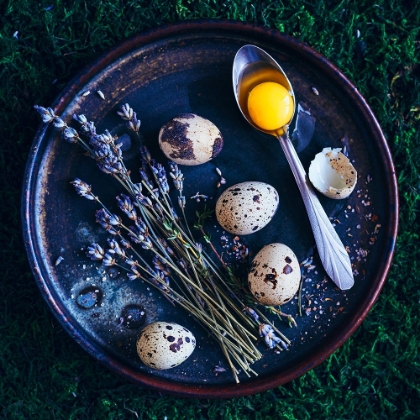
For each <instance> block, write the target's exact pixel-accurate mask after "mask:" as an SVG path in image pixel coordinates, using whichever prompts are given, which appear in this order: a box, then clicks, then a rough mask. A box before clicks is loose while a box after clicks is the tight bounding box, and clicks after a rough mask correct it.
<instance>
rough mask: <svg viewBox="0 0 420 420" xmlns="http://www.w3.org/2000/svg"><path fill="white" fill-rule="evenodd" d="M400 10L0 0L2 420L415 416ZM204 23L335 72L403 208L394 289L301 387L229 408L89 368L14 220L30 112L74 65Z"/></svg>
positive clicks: (409, 24)
mask: <svg viewBox="0 0 420 420" xmlns="http://www.w3.org/2000/svg"><path fill="white" fill-rule="evenodd" d="M403 4H407V2H405V1H403V0H394V1H392V0H391V1H385V0H379V1H377V2H371V1H368V0H350V1H344V0H343V1H341V2H340V1H327V0H318V1H297V0H288V1H274V0H267V1H259V2H257V1H250V0H233V1H228V0H224V1H221V0H196V1H194V0H177V1H173V2H169V4H168V1H167V0H153V1H137V2H136V1H131V0H124V1H123V0H112V1H111V0H102V1H98V0H92V1H82V0H73V1H71V2H64V1H55V2H54V1H50V2H46V1H38V2H32V1H29V0H22V1H19V2H17V1H15V2H12V1H6V0H0V23H1V26H0V104H1V106H0V109H1V110H2V111H1V113H0V171H1V172H0V179H1V180H2V182H1V183H0V191H1V198H2V204H1V206H0V209H1V210H0V211H1V219H0V220H1V225H0V240H1V244H2V247H1V250H0V258H1V263H0V264H1V265H0V266H1V269H2V270H1V273H2V275H1V280H0V296H1V299H2V301H3V304H2V305H1V307H0V418H4V419H13V420H20V419H136V418H139V419H161V420H163V419H164V418H165V417H166V418H167V419H168V420H169V419H229V420H230V419H244V418H255V419H271V418H280V419H287V420H292V419H299V420H300V419H396V418H397V419H414V418H418V417H419V416H420V392H419V391H420V390H419V388H420V385H419V384H420V380H419V379H418V378H419V377H420V369H419V366H420V361H419V351H418V340H419V339H420V334H419V323H420V322H419V321H420V316H419V311H418V305H419V303H420V292H419V285H418V278H419V274H418V273H419V272H420V267H419V262H418V260H419V252H418V247H419V245H418V244H419V235H420V226H419V225H420V223H419V210H420V163H419V162H420V139H419V132H420V3H419V2H413V6H411V7H408V6H403ZM50 5H53V6H54V7H53V8H51V9H50V7H49V6H50ZM47 9H49V10H47ZM198 18H200V19H202V18H211V19H217V18H225V19H238V20H243V21H247V22H252V23H258V24H262V25H266V26H268V27H270V28H273V29H277V30H279V31H281V32H284V33H286V34H289V35H293V36H295V37H296V38H298V39H300V40H302V41H304V42H306V43H307V44H309V45H310V46H311V47H313V48H315V49H316V50H318V51H319V52H321V53H322V54H324V55H325V56H326V57H327V58H328V59H329V60H331V61H332V62H333V63H334V64H336V65H337V66H338V67H339V68H340V69H341V70H342V71H343V72H344V74H345V75H346V76H347V77H348V78H349V79H350V80H352V81H353V82H354V83H355V85H356V86H357V87H358V89H359V90H360V92H361V93H362V94H363V95H364V96H365V98H366V99H367V101H368V103H369V104H370V106H371V107H372V109H373V111H374V113H375V115H376V116H377V118H378V120H379V123H380V125H381V127H382V129H383V131H384V133H385V136H386V138H387V140H388V143H389V146H390V148H391V151H392V155H393V158H394V160H395V164H396V168H397V176H398V180H399V192H400V199H401V216H400V234H399V239H398V242H397V249H396V256H395V259H394V262H393V266H392V269H391V272H390V275H389V279H388V281H387V283H386V285H385V287H384V289H383V292H382V294H381V296H380V298H379V300H378V302H377V303H376V305H375V306H374V308H373V310H372V311H371V313H370V314H369V316H368V317H367V318H366V320H365V321H364V323H363V324H362V326H361V327H360V328H359V329H358V331H357V332H356V333H355V334H354V335H353V336H352V337H351V338H350V339H349V340H348V341H347V342H346V343H345V344H344V346H343V347H342V348H340V349H339V350H338V351H337V352H336V353H335V354H333V355H332V356H331V357H329V358H328V359H327V360H326V361H325V362H324V363H323V364H321V365H320V366H318V367H317V368H315V369H314V370H312V371H310V372H308V373H306V374H304V375H303V376H302V377H300V378H299V379H296V380H295V381H293V382H291V383H289V384H286V385H285V386H283V387H280V388H277V389H273V390H271V391H268V392H264V393H261V394H258V395H254V396H250V397H247V398H237V399H232V400H221V401H219V400H216V401H213V400H183V399H178V398H175V397H170V396H163V395H160V394H159V393H158V392H154V391H150V390H146V389H142V388H140V387H138V386H136V385H132V384H129V383H127V382H126V381H124V380H122V379H121V378H119V377H116V376H115V375H113V374H112V373H110V372H108V371H107V370H105V369H104V368H102V367H101V366H100V365H99V364H98V363H97V362H96V361H94V360H93V359H91V358H90V357H89V356H88V355H87V354H86V353H85V352H84V351H83V350H82V349H81V348H80V347H79V346H78V345H77V344H76V343H75V342H73V341H72V339H70V338H69V336H68V335H67V334H66V333H65V332H64V331H63V329H62V327H61V326H60V325H59V324H58V322H57V321H56V320H55V318H54V317H53V315H52V314H51V313H50V312H49V310H48V309H47V307H46V305H45V303H44V302H43V300H42V298H41V296H40V293H39V291H38V289H37V287H36V285H35V282H34V281H33V278H32V274H31V271H30V267H29V266H28V263H27V261H26V255H25V251H24V247H23V243H22V238H21V225H20V214H19V212H20V194H21V185H22V181H23V171H24V166H25V162H26V158H27V155H28V152H29V149H30V145H31V142H32V139H33V137H34V134H35V131H36V129H37V127H38V125H39V120H38V116H37V115H36V113H35V112H34V110H33V108H32V106H33V105H34V104H40V105H45V106H48V105H49V104H50V103H51V102H52V101H53V99H54V98H55V97H56V96H57V95H58V94H59V92H60V91H61V89H63V87H64V86H65V85H66V83H67V82H68V81H69V80H70V79H71V78H72V77H73V76H74V75H76V74H77V72H78V71H79V70H80V68H82V67H83V66H84V65H86V64H88V63H89V61H90V60H91V59H92V57H93V56H96V55H98V54H100V53H101V52H103V51H104V50H106V49H107V48H109V47H111V46H112V45H114V44H115V43H116V42H118V41H121V40H123V39H125V38H126V37H128V36H130V35H133V34H135V33H137V32H139V31H141V30H144V29H148V28H151V27H156V26H158V25H161V24H166V23H170V22H176V21H180V20H184V19H198ZM16 31H18V34H17V39H16V38H15V37H13V34H14V33H15V32H16ZM357 31H360V39H363V41H364V42H365V46H366V54H365V56H364V57H363V58H358V57H356V56H355V52H354V51H355V47H356V43H357V42H358V39H357V36H356V33H357Z"/></svg>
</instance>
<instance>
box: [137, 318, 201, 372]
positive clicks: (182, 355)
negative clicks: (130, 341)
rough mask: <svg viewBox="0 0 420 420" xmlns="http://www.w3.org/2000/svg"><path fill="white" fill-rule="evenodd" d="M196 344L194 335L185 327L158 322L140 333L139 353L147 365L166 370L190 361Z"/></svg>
mask: <svg viewBox="0 0 420 420" xmlns="http://www.w3.org/2000/svg"><path fill="white" fill-rule="evenodd" d="M195 344H196V341H195V337H194V335H193V334H192V333H191V332H190V331H189V330H187V329H186V328H184V327H183V326H181V325H179V324H176V323H169V322H159V321H157V322H154V323H152V324H149V325H147V326H146V327H145V328H144V329H143V330H142V332H141V333H140V337H139V339H138V340H137V353H138V355H139V357H140V359H141V361H142V362H143V363H144V364H145V365H147V366H149V367H151V368H154V369H158V370H165V369H170V368H173V367H175V366H178V365H180V364H181V363H182V362H184V361H185V360H186V359H188V357H190V355H191V354H192V352H193V351H194V349H195Z"/></svg>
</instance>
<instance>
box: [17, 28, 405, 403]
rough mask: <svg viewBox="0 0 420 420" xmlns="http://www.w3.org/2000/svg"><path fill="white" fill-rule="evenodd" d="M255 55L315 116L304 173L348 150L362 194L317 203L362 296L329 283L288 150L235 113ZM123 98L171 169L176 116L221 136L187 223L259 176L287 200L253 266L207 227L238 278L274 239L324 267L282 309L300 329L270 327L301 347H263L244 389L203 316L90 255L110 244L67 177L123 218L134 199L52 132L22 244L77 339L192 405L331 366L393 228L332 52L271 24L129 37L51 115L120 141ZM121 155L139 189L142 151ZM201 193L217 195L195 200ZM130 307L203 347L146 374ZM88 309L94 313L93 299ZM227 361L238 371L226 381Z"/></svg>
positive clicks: (377, 158)
mask: <svg viewBox="0 0 420 420" xmlns="http://www.w3.org/2000/svg"><path fill="white" fill-rule="evenodd" d="M244 44H255V45H258V46H259V47H261V48H263V49H264V50H266V51H267V52H268V53H269V54H270V55H272V56H273V57H274V59H276V60H277V61H278V62H279V63H280V65H281V66H282V67H283V69H284V70H285V71H286V73H287V75H288V76H289V79H290V81H291V83H292V85H293V87H294V91H295V95H296V97H297V100H298V101H300V102H304V103H305V104H306V106H307V107H308V108H310V110H311V113H312V115H313V116H314V117H315V118H316V125H315V134H314V137H313V140H312V141H311V143H310V144H309V145H308V146H307V147H306V148H305V149H304V150H303V151H302V152H301V153H300V158H301V160H302V163H303V165H304V167H305V168H306V169H308V166H309V163H310V161H311V160H312V159H313V157H314V155H315V154H316V153H318V152H319V151H321V150H322V148H323V147H327V146H331V147H343V146H346V149H347V152H348V155H349V158H350V159H351V160H352V161H353V163H354V166H355V167H356V169H357V171H358V174H359V177H358V185H357V186H356V190H355V191H354V192H353V194H352V195H351V196H350V198H349V199H347V200H340V201H338V200H329V199H327V198H325V197H320V199H321V202H322V204H323V205H324V207H325V209H326V211H327V213H328V214H329V215H330V216H331V218H332V220H333V223H334V224H335V225H336V229H337V231H338V233H339V235H340V237H341V238H342V240H343V242H344V244H345V245H346V246H347V247H348V251H349V253H350V257H351V260H352V263H353V268H354V273H355V285H354V287H353V288H352V289H351V290H349V291H347V292H343V291H340V290H338V289H337V288H336V287H335V286H334V284H333V283H332V282H331V281H330V280H328V279H327V278H326V276H325V273H324V271H323V269H322V267H321V264H320V263H319V261H318V259H317V255H316V251H314V247H313V237H312V233H311V229H310V225H309V222H308V219H307V216H306V213H305V209H304V206H303V203H302V201H301V198H300V195H299V192H298V190H297V187H296V185H295V182H294V179H293V176H292V174H291V171H290V169H289V168H288V166H287V163H286V160H285V157H284V156H283V154H282V152H281V149H280V146H279V144H278V143H277V141H276V140H275V139H272V138H269V137H267V136H264V135H262V134H260V133H259V132H257V131H255V130H254V129H253V128H251V127H250V126H249V125H248V124H247V123H246V121H245V120H244V119H243V117H242V116H241V114H240V112H239V110H238V108H237V105H236V102H235V99H234V96H233V88H232V82H231V80H232V78H231V71H232V63H233V58H234V56H235V53H236V51H237V50H238V49H239V48H240V47H241V46H242V45H244ZM313 87H315V88H316V89H317V91H318V92H319V94H318V95H317V94H315V92H314V90H313V89H312V88H313ZM87 91H90V94H89V95H87V94H86V92H87ZM98 91H101V92H102V93H103V96H104V98H103V97H101V95H100V94H98ZM125 103H129V104H130V105H131V106H132V107H133V108H134V110H135V111H136V112H137V115H138V118H139V119H141V121H142V125H141V132H142V134H143V136H144V139H145V142H146V144H147V145H148V146H149V148H150V150H151V153H152V155H153V157H155V158H156V160H157V161H160V162H161V163H164V164H166V159H164V157H163V156H162V154H161V152H160V151H159V148H158V146H157V135H158V132H159V128H160V127H161V126H162V125H163V124H164V123H166V122H167V121H168V120H169V119H171V118H172V117H174V116H176V115H178V114H181V113H186V112H193V113H196V114H198V115H201V116H203V117H206V118H208V119H210V120H211V121H213V122H214V123H215V124H216V125H217V126H218V127H219V129H220V130H221V132H222V134H223V136H224V142H225V146H224V149H223V151H222V152H221V153H220V155H219V156H217V157H216V158H215V159H214V160H212V161H210V162H208V163H206V164H204V165H201V166H197V167H184V168H182V169H183V172H184V175H185V195H186V196H187V198H188V209H189V213H188V217H189V219H190V221H191V225H192V224H193V223H194V215H195V212H196V210H199V211H201V210H203V208H204V205H207V207H208V208H212V207H214V205H215V202H216V199H217V197H218V196H219V195H220V194H221V192H222V191H223V190H224V189H225V188H226V187H228V186H231V185H233V184H235V183H238V182H243V181H250V180H253V181H263V182H266V183H269V184H271V185H273V186H274V187H275V188H276V189H277V191H278V193H279V196H280V205H279V210H278V212H277V213H276V215H275V217H274V219H273V220H272V221H271V222H270V224H269V225H268V226H266V227H265V228H264V229H262V230H261V231H260V232H257V233H255V234H253V235H250V236H245V237H242V238H240V242H241V244H242V245H244V246H245V247H247V248H248V249H249V257H248V260H244V259H243V258H242V257H241V256H239V257H238V253H237V252H235V251H234V246H235V241H234V238H233V237H232V235H228V234H225V233H224V232H223V231H222V229H221V228H220V227H219V226H218V225H217V223H216V222H215V220H211V221H210V222H209V223H208V224H207V225H206V229H207V230H208V231H209V232H210V233H211V235H212V239H213V243H214V244H215V246H216V247H217V248H218V250H219V252H220V253H223V255H224V256H225V257H226V258H227V259H228V260H230V261H231V262H232V263H233V264H234V265H235V266H238V267H239V269H243V270H244V269H246V267H247V264H249V261H250V259H251V258H252V256H254V255H255V254H256V252H258V250H259V249H260V248H261V247H262V246H263V245H265V244H268V243H272V242H282V243H285V244H287V245H288V246H289V247H291V248H292V249H293V250H294V252H295V253H296V255H297V257H298V259H299V261H301V262H302V261H304V260H305V259H306V258H307V257H308V256H313V262H312V264H309V265H307V267H306V268H305V269H304V270H303V274H304V280H303V289H302V316H299V314H298V298H297V297H296V298H295V299H294V300H292V301H291V302H289V303H288V304H287V305H284V306H283V307H282V310H283V311H284V312H287V313H290V314H291V315H293V316H294V317H295V319H296V321H297V325H298V326H297V327H293V328H291V327H289V326H288V324H287V323H286V322H284V321H282V320H280V319H278V318H273V320H275V323H276V325H277V326H278V328H280V329H281V330H282V331H283V333H284V334H286V336H287V337H288V338H289V339H290V340H291V341H292V345H291V347H290V349H289V350H288V351H282V352H277V353H276V352H275V351H273V350H267V349H266V348H265V345H264V343H263V342H261V343H260V344H259V346H260V348H261V351H262V353H263V355H264V357H263V358H262V360H261V361H259V362H258V363H256V364H255V366H254V367H253V369H254V370H255V371H256V372H257V373H258V376H252V377H250V378H248V377H247V376H245V375H244V374H241V375H240V379H241V382H240V384H235V382H234V380H233V377H232V375H231V373H230V372H229V368H228V366H227V363H226V361H225V360H224V357H223V354H222V352H221V351H220V350H219V348H218V347H217V346H216V345H215V343H214V342H213V341H212V339H211V338H210V337H208V336H207V334H206V333H205V332H204V331H203V330H202V329H201V327H200V326H199V325H198V324H197V323H196V322H195V321H194V320H193V319H192V317H191V316H188V314H186V313H185V312H184V311H183V310H182V309H180V308H174V307H173V306H172V305H171V304H170V303H169V302H168V301H167V300H165V299H164V298H163V297H162V296H161V295H160V294H159V293H158V292H157V291H156V290H154V289H153V288H149V287H148V286H147V284H144V283H141V282H137V281H133V282H130V281H128V280H127V279H126V277H125V276H124V275H123V274H122V273H118V272H116V271H115V270H114V271H112V270H108V269H107V270H104V269H102V268H101V267H98V265H96V264H95V263H94V262H92V261H90V260H88V259H87V257H86V255H85V250H86V247H87V246H88V245H89V244H90V243H92V242H100V243H104V242H105V241H106V236H105V234H104V233H103V231H102V230H101V228H100V227H99V226H98V225H97V224H95V216H94V212H95V210H96V209H97V206H96V205H95V203H92V202H90V201H87V200H85V199H83V198H80V197H79V196H77V195H76V193H75V191H74V188H73V187H72V185H71V184H70V182H71V181H72V180H73V179H74V178H75V177H78V178H81V179H82V180H84V181H86V182H87V183H89V184H91V185H92V186H93V189H94V192H95V193H96V194H97V195H99V196H100V197H101V199H102V201H103V202H105V203H106V204H107V205H108V206H109V207H110V208H111V209H112V210H115V211H117V210H116V209H117V206H116V202H115V196H117V195H118V194H119V193H121V192H123V191H121V188H120V187H119V185H118V184H117V183H116V182H114V181H113V180H112V179H111V178H110V177H109V176H108V175H106V174H104V173H102V172H100V171H99V169H98V168H97V167H96V165H95V164H94V162H93V161H92V160H91V159H89V158H88V157H86V156H85V155H84V154H83V152H82V150H81V149H80V148H78V147H77V146H74V145H71V144H69V143H66V142H64V141H63V140H61V139H60V136H59V134H58V133H57V130H55V129H53V128H52V127H47V126H45V125H42V127H41V128H40V129H39V131H38V133H37V136H36V138H35V141H34V144H33V148H32V151H31V155H30V158H29V162H28V165H27V171H26V179H25V189H24V193H23V204H22V211H23V223H24V232H25V233H24V234H25V241H26V244H27V252H28V255H29V259H30V263H31V266H32V268H33V272H34V275H35V278H36V281H37V283H38V285H39V287H40V290H41V293H42V294H43V296H44V298H45V299H46V301H47V303H48V304H49V306H50V308H51V310H52V311H53V313H54V314H55V316H56V317H57V318H58V320H59V321H60V322H61V324H62V325H63V327H64V328H65V330H66V331H67V332H68V333H69V334H70V335H71V336H72V337H73V338H74V339H75V340H76V341H77V342H78V343H79V344H80V345H81V346H82V347H83V348H84V349H85V350H86V351H87V352H88V353H89V354H91V355H92V356H93V357H95V358H96V359H97V360H99V361H100V362H101V363H103V364H104V365H105V366H106V367H108V368H109V369H111V370H112V371H114V372H117V373H119V374H121V375H122V376H124V377H126V378H128V379H130V380H131V381H134V382H136V383H138V384H141V385H146V386H149V387H152V388H155V389H158V390H161V391H165V392H168V393H173V394H177V395H184V396H194V397H206V398H208V397H214V398H226V397H234V396H243V395H248V394H252V393H256V392H261V391H264V390H267V389H270V388H273V387H275V386H278V385H281V384H284V383H286V382H288V381H290V380H292V379H294V378H296V377H298V376H300V375H302V374H303V373H304V372H306V371H308V370H309V369H312V368H313V367H315V366H316V365H318V364H319V363H321V362H322V361H323V360H324V359H325V358H326V357H327V356H329V355H330V354H331V353H333V352H334V351H335V350H336V349H337V348H338V347H339V346H341V345H342V344H343V343H344V341H345V340H346V339H347V338H348V337H349V336H350V335H351V334H352V333H353V332H354V331H355V329H356V328H357V327H358V326H359V325H360V323H361V322H362V320H363V319H364V318H365V316H366V315H367V313H368V312H369V310H370V308H371V307H372V305H373V303H374V302H375V300H376V298H377V296H378V294H379V292H380V290H381V288H382V286H383V284H384V282H385V278H386V275H387V273H388V269H389V266H390V262H391V258H392V255H393V251H394V242H395V238H396V231H397V219H398V200H397V185H396V179H395V175H394V166H393V163H392V159H391V156H390V153H389V149H388V147H387V144H386V141H385V139H384V136H383V134H382V132H381V129H380V127H379V125H378V123H377V121H376V120H375V118H374V116H373V114H372V112H371V110H370V109H369V107H368V105H367V104H366V102H365V100H364V99H363V98H362V97H361V96H360V94H359V93H358V91H357V89H356V88H355V87H354V86H353V85H352V84H351V83H350V82H349V81H348V80H347V79H346V78H345V77H344V76H343V75H342V74H341V73H340V72H339V71H338V70H337V69H336V68H335V67H334V66H333V65H332V64H331V63H329V62H328V61H327V60H326V59H325V58H324V57H322V56H321V55H320V54H318V53H316V52H315V51H313V50H312V49H310V48H309V47H308V46H306V45H304V44H302V43H300V42H299V41H297V40H296V39H293V38H290V37H287V36H284V35H282V34H280V33H278V32H275V31H272V30H269V29H267V28H263V27H258V26H252V25H248V24H243V23H232V22H221V21H216V22H212V21H210V22H208V21H206V22H191V23H182V24H178V25H173V26H168V27H162V28H159V29H157V30H153V31H149V32H147V33H144V34H141V35H138V36H136V37H134V38H132V39H129V40H127V41H125V42H123V43H122V44H120V45H119V46H117V47H115V48H114V49H112V50H111V51H110V52H109V53H107V54H106V55H103V56H102V57H100V58H99V59H97V60H96V61H94V62H93V63H92V64H91V65H90V66H89V67H88V68H87V69H85V70H84V71H83V72H81V73H80V74H79V75H78V76H77V78H75V79H74V81H73V82H72V83H71V84H69V86H68V87H67V88H66V90H65V91H64V92H63V93H62V96H61V97H60V98H59V99H58V100H57V102H56V103H55V106H54V109H55V112H56V114H58V115H61V116H62V118H63V119H64V120H65V121H67V122H68V123H69V124H70V122H71V118H72V115H73V114H75V113H76V114H84V115H86V116H87V118H88V119H89V120H90V121H94V122H95V123H96V126H97V131H98V133H100V132H103V130H105V129H109V130H112V132H113V133H119V134H121V130H123V128H122V121H121V120H120V119H119V117H118V116H117V114H116V111H117V110H118V109H119V108H120V107H121V105H122V104H125ZM40 105H42V104H40ZM291 128H292V129H293V124H292V126H291ZM124 155H125V158H126V162H127V166H128V167H129V168H130V169H132V174H133V177H134V178H135V177H136V176H137V175H138V173H137V168H138V167H139V156H138V149H137V147H136V144H133V145H132V147H131V149H129V150H128V151H127V152H124ZM216 167H218V168H219V169H220V170H221V171H222V175H223V177H224V178H225V179H226V181H227V182H226V184H224V185H222V186H218V185H217V184H218V181H219V180H220V178H219V175H218V174H217V172H216ZM197 192H199V193H200V194H204V195H206V196H207V197H208V198H207V199H203V198H202V199H201V200H200V201H198V200H197V199H195V198H194V199H190V197H193V196H195V195H196V193H197ZM197 238H199V236H197ZM60 260H61V263H58V262H59V261H60ZM92 291H93V292H94V293H95V291H98V292H96V294H97V295H98V296H99V297H100V300H98V302H97V303H96V304H95V305H93V306H92V307H90V308H85V309H83V308H82V307H81V306H83V305H80V303H81V302H82V301H83V296H85V297H87V298H89V296H90V295H89V293H90V292H92ZM131 304H141V305H143V307H144V308H145V310H146V313H147V316H146V323H150V322H153V321H155V320H161V321H168V320H169V321H174V322H178V323H179V324H181V325H183V326H185V327H187V328H189V329H190V330H191V331H192V332H193V333H194V335H195V337H196V338H197V348H196V350H195V351H194V353H193V355H192V356H191V357H190V358H189V359H188V360H187V361H186V362H184V363H183V364H181V365H180V366H178V367H176V368H174V369H170V370H166V371H157V370H152V369H149V368H147V367H146V366H144V365H143V364H142V363H141V361H140V360H139V358H138V357H137V354H136V349H135V347H136V346H135V343H136V339H137V337H138V335H139V331H140V329H135V328H134V329H133V328H127V327H126V326H124V324H122V323H121V322H120V319H121V315H122V311H123V309H124V308H125V307H126V306H128V305H131ZM85 306H87V307H89V306H90V304H89V300H87V303H86V302H85ZM216 366H221V367H224V368H226V371H225V372H216V371H215V367H216Z"/></svg>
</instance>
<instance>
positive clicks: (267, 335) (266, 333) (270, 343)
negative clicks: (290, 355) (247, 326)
mask: <svg viewBox="0 0 420 420" xmlns="http://www.w3.org/2000/svg"><path fill="white" fill-rule="evenodd" d="M259 331H260V337H264V341H265V344H267V347H268V348H269V349H273V348H274V347H276V345H277V344H280V345H281V346H282V347H283V348H284V349H285V350H286V349H287V344H286V343H285V342H284V341H283V340H282V339H281V338H279V337H277V336H276V334H275V333H274V329H273V327H272V326H271V325H269V324H260V326H259Z"/></svg>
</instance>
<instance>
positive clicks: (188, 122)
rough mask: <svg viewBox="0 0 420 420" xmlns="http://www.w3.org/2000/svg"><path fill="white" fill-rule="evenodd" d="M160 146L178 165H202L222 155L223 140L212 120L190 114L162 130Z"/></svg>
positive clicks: (169, 122)
mask: <svg viewBox="0 0 420 420" xmlns="http://www.w3.org/2000/svg"><path fill="white" fill-rule="evenodd" d="M159 146H160V148H161V150H162V152H163V153H164V154H165V156H166V157H167V158H168V159H170V160H172V161H174V162H175V163H177V164H178V165H186V166H194V165H201V164H203V163H206V162H208V161H209V160H211V159H213V158H215V157H216V156H217V155H218V154H219V153H220V151H221V150H222V148H223V136H222V134H221V133H220V130H219V129H218V128H217V127H216V126H215V125H214V124H213V123H212V122H211V121H210V120H208V119H206V118H203V117H200V116H198V115H196V114H191V113H187V114H181V115H178V116H177V117H175V118H173V119H171V120H170V121H168V122H167V123H166V124H165V125H164V126H163V127H162V128H161V129H160V132H159Z"/></svg>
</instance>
